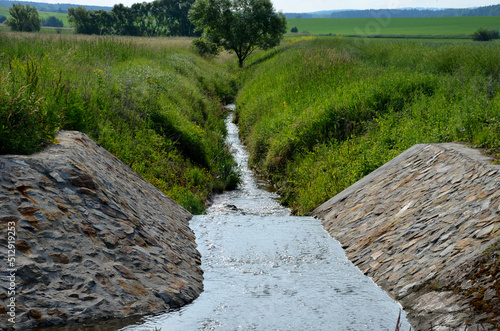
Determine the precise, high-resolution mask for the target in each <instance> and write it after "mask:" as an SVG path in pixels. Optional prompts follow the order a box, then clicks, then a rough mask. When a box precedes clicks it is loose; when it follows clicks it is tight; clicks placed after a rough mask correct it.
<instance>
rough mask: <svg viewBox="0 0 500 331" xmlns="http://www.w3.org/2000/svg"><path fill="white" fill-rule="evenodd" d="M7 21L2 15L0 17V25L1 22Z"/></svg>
mask: <svg viewBox="0 0 500 331" xmlns="http://www.w3.org/2000/svg"><path fill="white" fill-rule="evenodd" d="M6 20H7V17H5V16H3V15H0V24H2V23H3V22H5V21H6Z"/></svg>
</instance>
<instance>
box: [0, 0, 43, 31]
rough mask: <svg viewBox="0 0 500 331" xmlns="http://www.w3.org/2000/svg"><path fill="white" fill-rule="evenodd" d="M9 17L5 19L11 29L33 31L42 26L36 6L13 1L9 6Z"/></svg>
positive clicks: (38, 29)
mask: <svg viewBox="0 0 500 331" xmlns="http://www.w3.org/2000/svg"><path fill="white" fill-rule="evenodd" d="M9 14H10V17H9V18H8V19H7V21H5V24H6V25H7V26H10V28H11V30H13V31H22V32H34V31H40V29H41V28H42V20H41V19H40V16H39V15H38V10H37V9H36V7H32V6H30V5H26V6H24V5H23V4H16V3H13V4H12V7H10V8H9Z"/></svg>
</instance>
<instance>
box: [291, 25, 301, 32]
mask: <svg viewBox="0 0 500 331" xmlns="http://www.w3.org/2000/svg"><path fill="white" fill-rule="evenodd" d="M290 32H291V33H297V32H299V29H298V28H297V27H296V26H294V27H292V28H291V29H290Z"/></svg>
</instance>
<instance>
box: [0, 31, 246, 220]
mask: <svg viewBox="0 0 500 331" xmlns="http://www.w3.org/2000/svg"><path fill="white" fill-rule="evenodd" d="M190 45H191V40H190V39H183V38H173V39H167V38H103V37H90V36H89V37H82V36H54V35H52V36H51V35H43V34H20V33H0V152H1V153H32V152H35V151H37V150H40V149H41V148H43V147H44V146H45V145H46V144H47V143H50V142H52V141H54V137H55V135H56V133H57V131H58V130H59V129H67V130H79V131H83V132H85V133H87V134H88V135H89V136H90V137H92V138H93V139H94V140H96V141H97V142H98V143H99V144H101V145H102V146H103V147H104V148H106V149H107V150H109V151H110V152H111V153H113V154H114V155H116V156H117V157H118V158H120V159H121V160H122V161H124V162H126V163H127V164H128V165H130V166H131V167H132V169H134V170H136V171H137V172H139V173H140V174H141V175H142V176H143V177H144V178H145V179H147V180H149V181H150V182H151V183H153V184H154V185H156V186H157V187H158V188H160V189H161V190H163V191H164V192H165V193H166V194H167V195H169V196H171V197H172V198H173V199H174V200H176V201H177V202H179V203H180V204H181V205H183V206H184V207H186V208H187V209H188V210H190V211H191V212H193V213H202V212H203V210H204V204H205V202H206V201H207V199H208V198H209V196H210V194H211V193H212V192H214V191H222V190H225V189H230V188H233V187H234V186H235V185H236V183H237V182H238V180H239V177H238V171H237V167H236V164H235V163H234V161H233V160H232V158H231V155H230V153H229V151H228V148H227V146H226V145H225V140H224V137H225V134H226V131H225V126H224V117H225V113H226V111H225V109H224V107H223V105H224V104H225V103H226V102H228V101H231V100H232V99H233V97H234V95H235V93H236V87H237V85H236V80H235V78H234V76H233V74H231V73H230V69H231V68H230V67H227V66H225V65H224V64H221V63H217V62H215V61H208V60H206V59H203V58H201V57H199V56H198V55H196V54H195V52H194V51H192V50H191V46H190Z"/></svg>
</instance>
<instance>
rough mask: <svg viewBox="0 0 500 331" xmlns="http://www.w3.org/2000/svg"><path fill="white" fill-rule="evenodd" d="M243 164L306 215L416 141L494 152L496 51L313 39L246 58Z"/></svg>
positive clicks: (498, 112)
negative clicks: (250, 65)
mask: <svg viewBox="0 0 500 331" xmlns="http://www.w3.org/2000/svg"><path fill="white" fill-rule="evenodd" d="M254 61H255V62H254V63H255V64H257V63H258V65H254V66H253V69H252V70H253V72H252V78H251V79H249V80H248V81H247V82H246V83H245V86H244V88H243V89H242V90H241V91H240V93H239V95H238V98H237V112H238V114H237V115H238V120H239V124H240V128H241V134H242V136H243V139H244V140H245V142H246V144H247V145H248V147H249V150H250V154H251V159H250V162H251V164H252V165H253V166H254V167H255V168H256V169H257V170H258V171H259V172H261V173H263V174H264V175H265V176H267V177H268V178H269V179H270V180H271V181H272V182H273V183H275V184H276V185H277V186H278V188H279V191H280V193H281V195H282V196H283V198H284V203H286V204H287V205H289V206H291V207H292V208H293V209H294V210H295V211H296V212H297V213H300V214H302V213H305V212H307V211H309V210H311V209H312V208H314V207H316V206H318V205H319V204H321V203H322V202H324V201H326V200H327V199H329V198H330V197H332V196H334V195H335V194H337V193H339V192H340V191H342V190H343V189H345V188H346V187H348V186H349V185H351V184H353V183H354V182H356V181H357V180H359V179H360V178H362V177H363V176H365V175H367V174H368V173H370V172H371V171H373V170H374V169H376V168H377V167H379V166H381V165H382V164H384V163H385V162H387V161H388V160H390V159H392V158H393V157H395V156H396V155H398V154H399V153H401V152H402V151H404V150H405V149H407V148H409V147H411V146H412V145H414V144H417V143H431V142H448V141H463V142H469V143H471V144H472V145H474V146H478V147H484V148H488V149H490V150H491V151H492V152H496V153H498V151H499V149H500V93H499V90H500V85H499V84H500V46H499V45H498V44H495V43H485V44H481V43H460V44H456V43H423V42H406V41H383V40H369V41H367V40H359V39H358V40H353V39H351V40H348V39H342V38H314V37H306V38H302V39H294V40H288V41H287V42H286V43H284V44H283V45H282V46H281V48H279V49H277V50H273V51H270V52H267V53H261V54H260V57H255V58H254Z"/></svg>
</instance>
